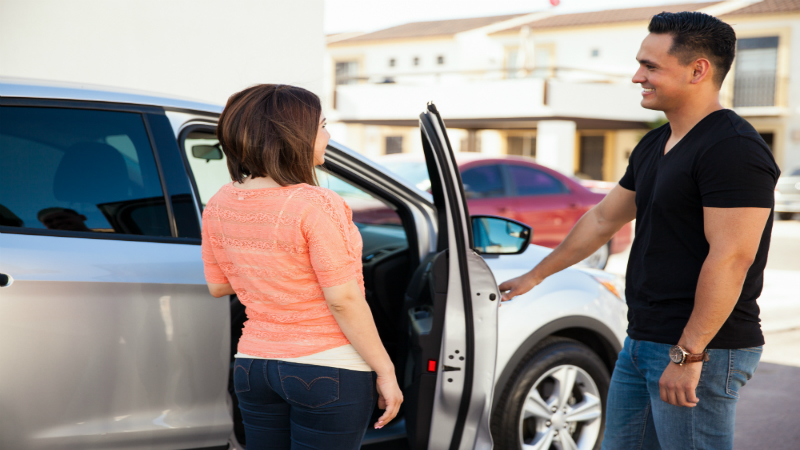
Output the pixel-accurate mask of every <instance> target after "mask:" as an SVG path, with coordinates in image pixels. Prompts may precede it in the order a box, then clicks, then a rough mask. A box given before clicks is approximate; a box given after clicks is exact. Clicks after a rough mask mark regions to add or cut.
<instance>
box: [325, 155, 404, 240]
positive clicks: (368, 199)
mask: <svg viewBox="0 0 800 450" xmlns="http://www.w3.org/2000/svg"><path fill="white" fill-rule="evenodd" d="M316 170H317V180H318V181H319V185H320V186H321V187H324V188H328V189H330V190H332V191H334V192H336V193H337V194H339V195H340V196H341V197H342V198H343V199H344V201H345V203H347V206H349V207H350V209H351V210H352V211H353V222H355V223H356V224H363V225H392V226H400V225H402V222H401V220H400V216H399V215H398V214H397V211H395V210H394V208H393V207H391V206H390V205H389V204H388V203H385V202H384V201H383V200H380V199H379V198H377V197H375V196H374V195H372V194H370V193H369V192H366V191H364V190H362V189H361V188H359V187H356V186H354V185H353V184H351V183H349V182H347V181H345V180H343V179H341V178H339V177H337V176H336V175H333V174H331V173H330V172H326V171H324V170H322V169H320V168H319V167H317V169H316Z"/></svg>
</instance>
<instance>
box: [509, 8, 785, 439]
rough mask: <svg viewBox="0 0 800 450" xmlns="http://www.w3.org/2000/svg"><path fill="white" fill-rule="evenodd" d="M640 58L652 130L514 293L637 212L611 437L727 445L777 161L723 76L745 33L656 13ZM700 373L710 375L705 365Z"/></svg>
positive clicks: (513, 285)
mask: <svg viewBox="0 0 800 450" xmlns="http://www.w3.org/2000/svg"><path fill="white" fill-rule="evenodd" d="M649 31H650V34H649V35H648V36H647V37H646V38H645V39H644V41H643V42H642V45H641V48H640V50H639V53H638V55H637V56H636V59H637V60H638V61H639V70H638V71H637V72H636V75H635V76H634V78H633V82H634V83H637V84H640V85H641V86H642V88H643V91H642V97H643V98H642V103H641V104H642V106H643V107H645V108H648V109H655V110H661V111H664V113H665V114H666V116H667V119H668V120H669V123H668V124H666V125H664V126H662V127H660V128H658V129H655V130H653V131H651V132H650V133H648V134H647V135H646V136H645V137H644V138H643V139H642V140H641V142H639V144H638V145H637V146H636V148H635V149H634V151H633V152H632V154H631V156H630V161H629V164H628V169H627V171H626V173H625V175H624V176H623V177H622V179H621V180H620V182H619V186H616V187H615V188H614V189H613V190H612V191H611V192H610V193H609V194H608V196H606V198H605V199H604V200H603V201H602V202H600V203H599V204H598V205H597V206H595V207H594V208H593V209H592V210H591V211H589V212H588V213H586V215H584V216H583V218H581V220H580V221H579V222H578V223H577V224H576V225H575V227H574V228H573V230H572V231H571V232H570V234H569V235H568V236H567V238H566V239H565V240H564V241H563V242H562V243H561V244H560V245H559V246H558V247H557V248H556V249H555V250H554V251H553V252H552V253H551V254H550V255H548V256H547V257H546V258H544V259H543V260H542V262H540V263H539V264H538V265H537V266H536V267H534V268H533V269H532V270H531V271H530V272H528V273H526V274H525V275H522V276H520V277H518V278H515V279H512V280H509V281H506V282H505V283H502V284H501V285H500V290H501V291H504V292H505V291H507V292H505V293H504V295H503V299H504V300H509V299H511V298H513V297H514V296H516V295H520V294H523V293H525V292H527V291H528V290H530V289H532V288H533V287H534V286H536V285H537V284H539V283H540V282H541V281H542V280H543V279H545V278H546V277H548V276H549V275H552V274H553V273H556V272H558V271H560V270H562V269H564V268H566V267H569V266H570V265H572V264H575V263H577V262H578V261H581V260H582V259H584V258H585V257H587V256H589V255H590V254H591V253H592V252H594V251H595V250H596V249H598V248H599V247H600V246H602V245H604V244H605V243H606V242H607V241H608V240H609V239H610V238H611V236H612V235H613V234H614V233H615V232H616V231H617V230H619V229H620V228H621V227H622V226H623V225H624V224H625V223H627V222H629V221H631V220H632V219H634V218H635V219H636V237H635V238H634V241H633V245H632V247H631V254H630V259H629V261H628V272H627V273H628V275H627V288H626V296H627V301H628V322H629V325H628V337H627V338H626V340H625V345H624V348H623V350H622V352H620V354H619V358H618V360H617V363H616V367H615V369H614V373H613V375H612V379H611V387H610V391H609V394H608V406H607V412H606V419H605V420H606V429H605V436H604V441H603V449H606V450H616V449H620V450H630V449H659V448H663V449H681V450H684V449H730V448H732V447H733V431H734V430H733V429H734V418H735V411H736V400H737V398H738V391H739V388H741V387H742V386H743V385H744V384H745V383H746V382H747V380H748V379H750V377H751V376H752V375H753V373H754V372H755V370H756V366H757V365H758V361H759V358H760V356H761V345H763V343H764V338H763V336H762V334H761V328H760V325H759V319H758V313H759V309H758V305H757V304H756V299H757V298H758V296H759V295H760V293H761V288H762V282H763V271H764V267H765V265H766V261H767V251H768V249H769V239H770V234H771V231H772V207H773V203H774V188H775V184H776V182H777V179H778V176H779V175H780V171H779V170H778V167H777V165H776V164H775V161H774V159H773V157H772V154H771V152H770V150H769V147H767V145H766V144H765V143H764V141H763V140H762V139H761V137H760V136H759V135H758V133H757V132H756V131H755V130H754V129H753V127H752V126H751V125H750V124H749V123H747V122H746V121H745V120H744V119H742V118H741V117H739V116H738V115H736V114H735V113H734V112H733V111H730V110H726V109H723V108H722V106H721V105H720V102H719V89H720V86H721V84H722V81H723V79H724V78H725V75H726V74H727V73H728V70H729V69H730V67H731V64H732V62H733V57H734V52H735V46H736V35H735V33H734V31H733V29H732V28H731V27H730V26H729V25H728V24H726V23H724V22H722V21H720V20H718V19H716V18H714V17H712V16H709V15H706V14H702V13H698V12H681V13H662V14H659V15H657V16H655V17H653V19H652V21H651V22H650V26H649ZM701 374H702V377H701Z"/></svg>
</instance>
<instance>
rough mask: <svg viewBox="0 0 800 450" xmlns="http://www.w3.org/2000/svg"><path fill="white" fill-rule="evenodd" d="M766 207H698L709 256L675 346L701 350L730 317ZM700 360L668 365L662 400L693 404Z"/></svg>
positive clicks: (764, 220) (755, 248)
mask: <svg viewBox="0 0 800 450" xmlns="http://www.w3.org/2000/svg"><path fill="white" fill-rule="evenodd" d="M769 214H770V210H769V209H767V208H709V207H705V208H703V222H704V231H705V236H706V240H707V241H708V244H709V251H708V256H707V257H706V260H705V262H704V263H703V267H702V269H701V270H700V278H699V279H698V281H697V291H696V292H695V300H694V309H693V310H692V315H691V316H690V317H689V322H688V323H687V324H686V328H684V329H683V334H682V335H681V338H680V340H679V341H678V344H679V345H681V346H683V348H685V349H686V351H688V352H690V353H702V352H703V351H704V350H705V348H706V346H707V345H708V343H709V342H711V339H713V338H714V336H716V334H717V332H718V331H719V329H720V328H721V327H722V325H723V324H724V323H725V321H726V320H727V319H728V316H730V314H731V311H733V308H734V306H736V302H737V301H738V300H739V296H740V295H741V293H742V285H743V284H744V280H745V276H746V275H747V271H748V270H749V269H750V266H751V265H752V264H753V260H754V259H755V257H756V252H758V246H759V244H760V243H761V235H762V234H763V233H764V226H765V225H766V223H767V220H768V219H769ZM701 368H702V364H697V363H690V364H684V365H683V366H679V365H677V364H669V366H667V369H666V370H665V371H664V374H663V375H662V376H661V382H660V392H661V399H662V400H664V401H665V402H668V403H671V404H673V405H677V406H695V405H696V404H697V401H698V399H697V397H696V396H695V388H696V387H697V383H698V382H699V380H700V369H701Z"/></svg>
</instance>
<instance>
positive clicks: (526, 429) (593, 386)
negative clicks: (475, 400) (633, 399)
mask: <svg viewBox="0 0 800 450" xmlns="http://www.w3.org/2000/svg"><path fill="white" fill-rule="evenodd" d="M609 383H610V377H609V375H608V370H606V367H605V365H604V364H603V362H602V361H601V360H600V358H599V357H598V356H597V355H596V354H595V353H594V352H593V351H592V350H590V349H589V348H588V347H586V346H585V345H583V344H581V343H580V342H577V341H574V340H572V339H566V338H559V337H551V338H547V339H545V340H544V341H542V342H541V343H540V344H538V345H537V346H536V347H534V349H533V350H531V351H530V352H529V353H528V355H527V356H526V358H525V359H523V361H522V362H521V363H520V365H519V366H518V367H517V369H516V370H515V371H514V373H513V374H512V376H511V378H510V379H509V382H508V384H507V385H506V388H505V389H504V390H503V393H502V394H501V396H500V399H499V401H498V402H497V405H496V407H495V409H494V413H493V416H492V424H491V425H492V436H493V438H494V442H495V445H496V447H497V448H498V449H503V450H518V449H526V450H527V449H530V450H533V449H536V450H567V449H570V450H572V449H579V450H590V449H599V448H600V443H601V442H602V437H603V428H604V425H605V417H604V416H603V411H604V410H605V405H606V396H607V394H608V386H609Z"/></svg>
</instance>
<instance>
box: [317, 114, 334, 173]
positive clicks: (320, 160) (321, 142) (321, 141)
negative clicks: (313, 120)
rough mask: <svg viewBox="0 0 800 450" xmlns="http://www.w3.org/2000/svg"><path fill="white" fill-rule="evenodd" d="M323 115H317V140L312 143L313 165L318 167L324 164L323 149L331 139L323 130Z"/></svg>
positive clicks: (325, 130) (324, 129)
mask: <svg viewBox="0 0 800 450" xmlns="http://www.w3.org/2000/svg"><path fill="white" fill-rule="evenodd" d="M325 125H326V122H325V114H323V113H320V115H319V127H318V128H317V140H316V141H314V165H315V166H319V165H320V164H324V163H325V148H326V147H327V146H328V141H329V140H330V139H331V134H330V133H328V130H327V128H325Z"/></svg>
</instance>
